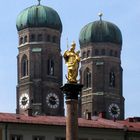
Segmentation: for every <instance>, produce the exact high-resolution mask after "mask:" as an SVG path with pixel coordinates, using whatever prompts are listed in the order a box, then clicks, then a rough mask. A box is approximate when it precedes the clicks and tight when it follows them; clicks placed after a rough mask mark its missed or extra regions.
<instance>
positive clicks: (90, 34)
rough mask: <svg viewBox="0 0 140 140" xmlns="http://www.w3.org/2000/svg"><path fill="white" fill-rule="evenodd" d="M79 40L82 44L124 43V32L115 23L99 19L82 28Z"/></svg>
mask: <svg viewBox="0 0 140 140" xmlns="http://www.w3.org/2000/svg"><path fill="white" fill-rule="evenodd" d="M79 42H80V45H81V46H82V45H85V44H88V43H101V42H104V43H106V42H110V43H115V44H118V45H122V34H121V31H120V29H119V28H118V27H117V26H116V25H115V24H113V23H110V22H107V21H103V20H99V21H94V22H91V23H89V24H87V25H86V26H84V27H83V28H82V30H81V32H80V36H79Z"/></svg>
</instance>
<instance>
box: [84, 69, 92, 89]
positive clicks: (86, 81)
mask: <svg viewBox="0 0 140 140" xmlns="http://www.w3.org/2000/svg"><path fill="white" fill-rule="evenodd" d="M84 86H85V87H86V88H89V87H91V72H90V70H89V68H87V69H86V70H85V71H84Z"/></svg>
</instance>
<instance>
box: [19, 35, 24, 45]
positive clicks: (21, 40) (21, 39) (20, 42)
mask: <svg viewBox="0 0 140 140" xmlns="http://www.w3.org/2000/svg"><path fill="white" fill-rule="evenodd" d="M19 44H20V45H21V44H23V37H21V38H20V41H19Z"/></svg>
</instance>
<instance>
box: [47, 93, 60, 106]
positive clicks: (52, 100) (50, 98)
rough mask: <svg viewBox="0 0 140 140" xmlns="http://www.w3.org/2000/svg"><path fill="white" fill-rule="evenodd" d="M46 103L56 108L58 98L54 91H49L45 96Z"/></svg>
mask: <svg viewBox="0 0 140 140" xmlns="http://www.w3.org/2000/svg"><path fill="white" fill-rule="evenodd" d="M46 103H47V105H48V106H49V107H50V108H53V109H56V108H58V106H59V98H58V96H57V95H56V94H55V93H49V94H48V95H47V96H46Z"/></svg>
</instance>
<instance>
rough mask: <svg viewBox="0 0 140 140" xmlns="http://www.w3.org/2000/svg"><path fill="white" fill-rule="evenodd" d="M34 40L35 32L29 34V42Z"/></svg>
mask: <svg viewBox="0 0 140 140" xmlns="http://www.w3.org/2000/svg"><path fill="white" fill-rule="evenodd" d="M34 41H35V34H31V36H30V42H34Z"/></svg>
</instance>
